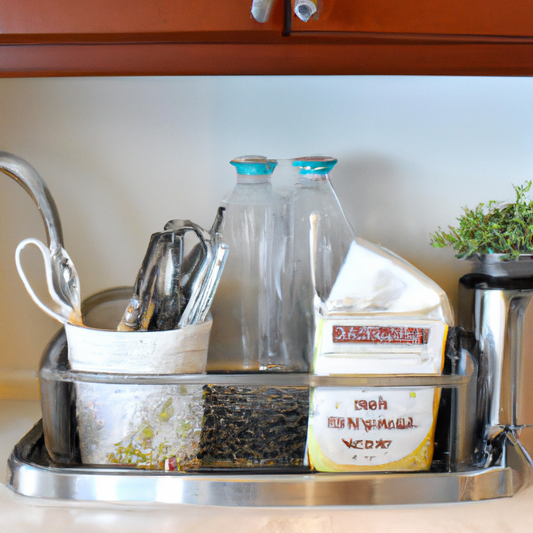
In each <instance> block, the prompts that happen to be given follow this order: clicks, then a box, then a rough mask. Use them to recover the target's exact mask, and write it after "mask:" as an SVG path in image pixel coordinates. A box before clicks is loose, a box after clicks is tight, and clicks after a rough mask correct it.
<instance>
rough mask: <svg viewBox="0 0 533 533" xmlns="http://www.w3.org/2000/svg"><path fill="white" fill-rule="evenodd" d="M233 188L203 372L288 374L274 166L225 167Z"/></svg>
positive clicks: (242, 161)
mask: <svg viewBox="0 0 533 533" xmlns="http://www.w3.org/2000/svg"><path fill="white" fill-rule="evenodd" d="M231 164H232V165H233V166H235V168H236V171H237V184H236V185H235V188H234V189H233V190H232V191H231V192H230V193H229V194H228V195H226V197H225V198H224V199H223V200H222V203H221V206H223V207H225V208H226V212H225V214H226V222H225V227H224V242H225V243H226V244H228V245H229V247H230V250H229V254H228V259H227V262H226V266H225V268H224V273H223V275H222V278H221V280H220V284H219V287H218V290H217V293H216V295H215V298H214V300H213V305H212V308H211V312H212V315H213V329H212V332H211V340H210V348H209V362H208V370H210V371H233V372H235V371H258V370H274V371H283V370H290V369H291V368H290V365H288V358H287V353H286V351H285V349H284V345H283V342H282V341H281V328H280V318H281V315H280V309H281V305H280V300H281V294H280V291H279V290H278V289H277V287H279V270H278V268H277V267H276V265H279V260H278V258H279V250H281V249H282V247H283V246H282V239H280V238H278V236H280V235H283V234H285V233H286V230H285V229H284V228H283V227H282V222H281V218H280V213H281V210H282V204H283V202H282V197H281V195H279V194H278V193H277V192H275V191H274V190H273V188H272V183H271V175H272V172H273V171H274V168H275V167H276V165H277V162H276V161H274V160H271V159H266V158H264V157H261V156H245V157H239V158H236V159H234V160H233V161H231Z"/></svg>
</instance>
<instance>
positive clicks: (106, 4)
mask: <svg viewBox="0 0 533 533" xmlns="http://www.w3.org/2000/svg"><path fill="white" fill-rule="evenodd" d="M251 5H252V0H222V1H218V2H217V1H214V0H0V44H7V43H11V44H34V43H68V42H84V43H95V42H216V41H222V42H224V41H228V40H231V41H232V42H239V40H241V39H248V40H249V39H250V36H249V34H250V32H253V34H254V39H257V40H258V41H259V42H260V41H261V39H262V38H263V36H265V35H267V34H269V33H273V32H275V33H276V34H281V29H282V27H283V5H282V2H279V1H278V2H277V5H275V9H274V10H273V12H272V15H271V17H270V20H269V21H268V22H266V23H263V24H260V23H258V22H256V21H255V20H254V19H253V18H252V17H251Z"/></svg>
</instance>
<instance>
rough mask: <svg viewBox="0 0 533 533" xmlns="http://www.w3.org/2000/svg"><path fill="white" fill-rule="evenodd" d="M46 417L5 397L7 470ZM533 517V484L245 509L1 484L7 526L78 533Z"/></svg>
mask: <svg viewBox="0 0 533 533" xmlns="http://www.w3.org/2000/svg"><path fill="white" fill-rule="evenodd" d="M39 418H40V405H39V402H37V401H29V400H0V465H1V466H0V476H1V479H2V480H5V477H6V462H7V458H8V456H9V454H10V453H11V449H12V448H13V446H14V445H15V444H16V442H17V441H18V440H19V439H20V438H21V437H22V436H23V435H24V434H25V433H26V432H27V431H28V430H29V429H30V428H31V427H32V426H33V424H34V423H35V422H36V421H37V420H38V419H39ZM532 523H533V486H531V487H529V488H527V489H525V490H523V491H522V492H520V493H518V494H517V495H516V496H514V497H513V498H504V499H500V500H491V501H484V502H475V503H461V504H443V505H424V506H409V507H386V508H383V507H382V508H368V507H367V508H353V507H352V508H350V509H296V510H288V509H244V508H225V507H224V508H221V507H204V506H191V505H163V504H159V505H156V506H154V505H147V504H143V505H137V504H136V505H134V506H133V505H127V504H108V503H106V504H102V503H96V502H87V503H85V502H82V503H80V502H76V503H74V502H68V501H49V500H40V499H33V498H27V497H23V496H20V495H18V494H15V493H13V492H12V491H11V490H10V489H8V488H7V487H6V486H5V485H4V484H2V485H0V532H1V533H3V532H6V533H7V532H9V533H25V532H28V533H29V532H31V533H34V532H36V531H38V532H39V533H63V532H65V533H66V532H69V533H70V532H71V531H75V532H76V533H95V532H105V533H107V532H119V531H120V532H121V533H122V532H124V533H141V532H142V533H150V532H157V533H169V532H177V531H179V532H195V533H201V532H212V531H217V532H225V531H228V532H231V533H245V532H246V533H250V532H265V533H285V532H287V533H289V532H290V533H348V532H358V531H364V532H365V533H378V532H379V533H381V532H387V533H400V532H406V533H407V532H409V533H417V532H424V533H447V532H452V531H453V532H454V533H461V532H483V533H496V532H498V533H500V532H501V531H505V533H518V532H519V533H522V532H524V533H525V532H530V531H531V529H532V525H531V524H532Z"/></svg>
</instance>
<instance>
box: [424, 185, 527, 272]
mask: <svg viewBox="0 0 533 533" xmlns="http://www.w3.org/2000/svg"><path fill="white" fill-rule="evenodd" d="M531 184H532V182H531V181H528V182H526V183H525V184H524V185H521V186H520V185H518V186H516V185H513V187H514V190H515V193H516V201H515V202H513V203H507V204H499V203H497V202H496V201H491V202H489V204H488V205H487V206H485V204H483V203H480V204H479V205H478V206H477V207H475V208H474V209H469V208H467V207H464V208H463V210H464V214H463V215H462V216H460V217H458V218H457V220H458V221H459V227H457V228H454V227H452V226H449V230H450V231H448V232H446V231H443V230H442V229H441V228H440V227H439V229H438V231H436V232H435V233H434V234H432V235H430V237H431V244H432V246H434V247H435V248H443V247H445V246H451V247H452V248H453V249H454V250H456V251H457V254H456V257H458V258H459V259H468V260H470V261H472V262H473V263H474V271H476V272H479V273H483V274H488V275H490V276H508V277H530V276H533V262H532V261H531V260H532V259H533V201H532V200H531V199H530V198H529V197H528V196H527V193H528V192H529V190H530V189H531Z"/></svg>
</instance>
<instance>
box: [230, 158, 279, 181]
mask: <svg viewBox="0 0 533 533" xmlns="http://www.w3.org/2000/svg"><path fill="white" fill-rule="evenodd" d="M230 164H231V165H233V166H234V167H235V168H236V169H237V174H239V175H241V176H268V175H270V174H272V172H274V169H275V168H276V165H277V164H278V162H277V161H276V160H275V159H267V158H266V157H263V156H260V155H246V156H242V157H236V158H235V159H234V160H233V161H230Z"/></svg>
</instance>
